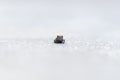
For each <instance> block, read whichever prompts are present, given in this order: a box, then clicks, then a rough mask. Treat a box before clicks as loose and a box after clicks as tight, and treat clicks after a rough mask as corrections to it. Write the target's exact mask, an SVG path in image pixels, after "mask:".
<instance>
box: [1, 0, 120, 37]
mask: <svg viewBox="0 0 120 80" xmlns="http://www.w3.org/2000/svg"><path fill="white" fill-rule="evenodd" d="M119 4H120V1H119V0H91V1H90V0H0V38H27V37H29V38H39V37H48V36H51V35H52V36H53V35H57V34H64V35H66V36H67V34H81V35H83V36H86V37H89V36H90V37H92V38H93V37H96V36H97V37H101V36H112V37H113V36H116V34H118V32H119V30H120V27H119V26H120V23H119V21H120V15H119V14H120V5H119Z"/></svg>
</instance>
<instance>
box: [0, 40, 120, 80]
mask: <svg viewBox="0 0 120 80" xmlns="http://www.w3.org/2000/svg"><path fill="white" fill-rule="evenodd" d="M69 39H70V40H67V41H66V43H65V44H54V43H53V40H52V39H7V40H0V75H1V77H0V79H2V80H80V79H82V80H119V79H120V43H118V42H115V41H114V42H111V41H97V40H96V41H85V40H82V39H80V40H76V39H75V40H74V39H71V38H69Z"/></svg>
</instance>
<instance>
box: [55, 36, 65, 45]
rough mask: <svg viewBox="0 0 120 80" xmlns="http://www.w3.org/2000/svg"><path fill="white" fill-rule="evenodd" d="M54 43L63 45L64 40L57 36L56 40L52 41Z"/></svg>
mask: <svg viewBox="0 0 120 80" xmlns="http://www.w3.org/2000/svg"><path fill="white" fill-rule="evenodd" d="M54 43H57V44H64V43H65V40H64V39H63V36H59V35H57V38H56V39H55V40H54Z"/></svg>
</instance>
